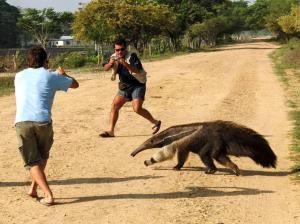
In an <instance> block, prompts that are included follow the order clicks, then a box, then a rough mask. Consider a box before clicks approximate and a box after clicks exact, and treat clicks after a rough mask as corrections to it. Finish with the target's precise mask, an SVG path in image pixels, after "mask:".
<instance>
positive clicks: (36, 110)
mask: <svg viewBox="0 0 300 224" xmlns="http://www.w3.org/2000/svg"><path fill="white" fill-rule="evenodd" d="M27 61H28V68H27V69H24V70H23V71H21V72H18V73H17V74H16V76H15V95H16V107H17V108H16V120H15V126H16V132H17V138H18V143H19V150H20V153H21V156H22V158H23V161H24V166H25V168H27V169H29V172H30V175H31V177H32V183H31V186H30V189H29V191H28V195H29V196H31V197H34V198H38V195H37V186H40V188H41V189H42V191H43V192H44V194H45V197H44V198H42V199H41V200H40V202H41V203H42V204H44V205H53V204H54V197H53V194H52V191H51V190H50V188H49V185H48V183H47V179H46V176H45V173H44V170H45V167H46V164H47V160H48V158H49V151H50V149H51V146H52V144H53V129H52V119H51V108H52V104H53V100H54V96H55V93H56V91H58V90H63V91H65V92H66V91H67V90H68V88H78V87H79V84H78V82H77V81H76V80H75V79H74V78H72V77H70V76H68V75H67V74H65V72H64V71H63V70H62V69H59V70H57V71H56V72H50V71H48V70H47V69H48V60H47V53H46V51H45V50H44V49H43V48H42V47H39V46H36V47H33V48H32V49H30V50H29V52H28V55H27Z"/></svg>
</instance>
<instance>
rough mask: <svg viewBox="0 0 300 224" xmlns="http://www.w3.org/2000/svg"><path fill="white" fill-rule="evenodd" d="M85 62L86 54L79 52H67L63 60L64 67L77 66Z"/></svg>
mask: <svg viewBox="0 0 300 224" xmlns="http://www.w3.org/2000/svg"><path fill="white" fill-rule="evenodd" d="M85 63H86V55H85V54H82V53H79V52H72V53H70V54H68V56H67V57H66V58H65V61H64V67H66V68H79V67H82V66H84V65H85Z"/></svg>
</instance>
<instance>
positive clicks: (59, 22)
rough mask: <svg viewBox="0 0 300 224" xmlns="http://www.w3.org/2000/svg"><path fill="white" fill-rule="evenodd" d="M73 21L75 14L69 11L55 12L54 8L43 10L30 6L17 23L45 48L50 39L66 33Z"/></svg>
mask: <svg viewBox="0 0 300 224" xmlns="http://www.w3.org/2000/svg"><path fill="white" fill-rule="evenodd" d="M72 21H73V15H72V13H69V12H62V13H60V12H55V11H54V9H53V8H47V9H46V8H45V9H42V10H38V9H32V8H28V9H24V11H23V12H22V16H21V17H20V18H19V19H18V23H17V24H18V26H19V27H20V28H21V29H23V30H25V31H26V32H28V33H30V34H31V35H32V36H33V37H34V38H35V39H36V40H37V41H38V43H39V44H41V45H42V46H43V47H44V48H45V47H46V45H47V43H48V41H49V39H50V38H57V37H59V36H60V35H62V34H64V32H65V31H66V27H68V26H70V24H71V22H72Z"/></svg>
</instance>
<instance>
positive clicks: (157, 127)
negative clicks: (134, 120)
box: [152, 121, 161, 135]
mask: <svg viewBox="0 0 300 224" xmlns="http://www.w3.org/2000/svg"><path fill="white" fill-rule="evenodd" d="M160 126H161V121H158V122H157V124H156V125H154V126H153V127H152V129H153V130H154V131H153V132H152V134H153V135H154V134H155V133H157V132H158V131H159V129H160Z"/></svg>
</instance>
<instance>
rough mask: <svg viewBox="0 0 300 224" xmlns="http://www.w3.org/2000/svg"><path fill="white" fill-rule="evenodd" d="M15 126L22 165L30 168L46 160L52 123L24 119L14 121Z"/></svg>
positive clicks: (51, 133) (51, 136)
mask: <svg viewBox="0 0 300 224" xmlns="http://www.w3.org/2000/svg"><path fill="white" fill-rule="evenodd" d="M15 126H16V132H17V138H18V144H19V150H20V153H21V156H22V158H23V161H24V167H25V168H26V169H30V168H31V167H32V166H35V165H38V164H40V163H41V162H42V161H44V160H47V159H48V158H49V151H50V149H51V146H52V144H53V136H54V133H53V128H52V123H51V122H44V123H39V122H32V121H24V122H18V123H16V125H15Z"/></svg>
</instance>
